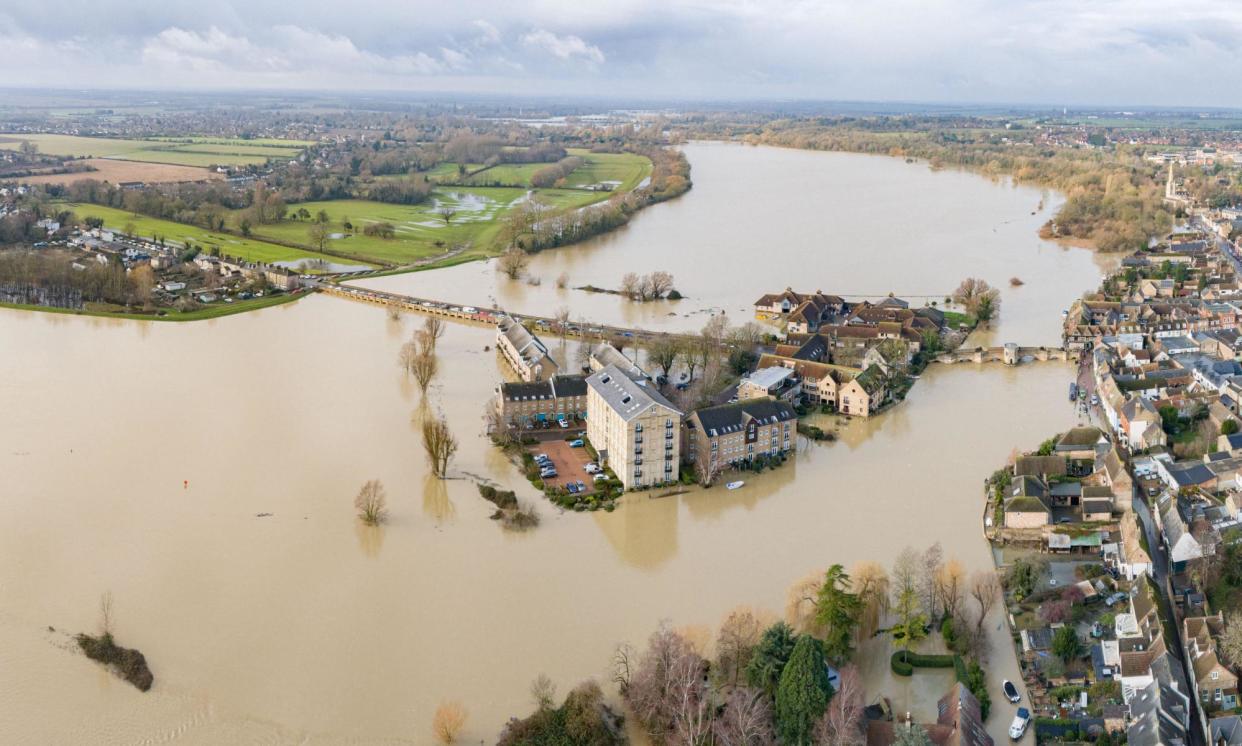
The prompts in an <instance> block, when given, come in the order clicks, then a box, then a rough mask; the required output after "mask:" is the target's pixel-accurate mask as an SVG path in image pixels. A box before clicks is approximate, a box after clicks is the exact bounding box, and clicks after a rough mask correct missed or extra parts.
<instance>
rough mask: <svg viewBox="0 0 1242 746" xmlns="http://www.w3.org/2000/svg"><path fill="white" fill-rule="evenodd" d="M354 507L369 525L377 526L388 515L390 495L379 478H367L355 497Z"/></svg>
mask: <svg viewBox="0 0 1242 746" xmlns="http://www.w3.org/2000/svg"><path fill="white" fill-rule="evenodd" d="M354 508H356V509H357V510H358V517H359V518H361V519H362V522H363V523H365V524H367V525H368V526H376V525H379V524H381V523H383V522H384V519H385V518H387V517H388V497H387V495H386V494H385V492H384V485H383V484H382V483H380V481H379V480H378V479H370V480H367V482H366V483H364V484H363V485H362V489H360V490H358V495H357V496H356V497H354Z"/></svg>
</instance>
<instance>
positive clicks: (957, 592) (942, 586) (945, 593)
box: [936, 559, 966, 619]
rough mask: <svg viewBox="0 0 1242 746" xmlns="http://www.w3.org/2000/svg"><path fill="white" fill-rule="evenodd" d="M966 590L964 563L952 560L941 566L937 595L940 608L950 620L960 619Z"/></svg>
mask: <svg viewBox="0 0 1242 746" xmlns="http://www.w3.org/2000/svg"><path fill="white" fill-rule="evenodd" d="M965 588H966V570H965V569H964V568H963V567H962V563H961V562H958V561H957V560H956V559H950V560H949V561H948V562H945V563H944V565H942V566H941V568H940V570H939V572H937V574H936V595H937V597H938V598H939V599H940V608H942V609H943V610H944V615H945V616H946V617H948V618H950V619H958V614H959V613H960V612H961V603H962V594H963V593H965Z"/></svg>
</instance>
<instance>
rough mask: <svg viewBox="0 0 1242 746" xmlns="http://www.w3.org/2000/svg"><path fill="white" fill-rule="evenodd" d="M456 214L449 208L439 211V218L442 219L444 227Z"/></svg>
mask: <svg viewBox="0 0 1242 746" xmlns="http://www.w3.org/2000/svg"><path fill="white" fill-rule="evenodd" d="M456 214H457V211H456V210H454V209H452V208H451V207H446V208H444V209H443V210H440V217H441V218H443V219H444V224H445V225H448V224H449V223H450V222H452V220H453V216H454V215H456Z"/></svg>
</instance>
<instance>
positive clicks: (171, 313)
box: [0, 292, 308, 321]
mask: <svg viewBox="0 0 1242 746" xmlns="http://www.w3.org/2000/svg"><path fill="white" fill-rule="evenodd" d="M306 295H308V293H306V292H293V293H281V294H279V295H269V296H266V297H263V298H254V299H253V300H243V301H237V302H234V303H215V304H212V305H209V306H207V307H206V308H197V309H195V310H193V311H178V310H176V309H171V308H170V309H160V310H162V311H165V313H164V314H163V315H159V314H154V313H151V314H146V313H133V312H127V311H105V310H92V309H91V308H90V306H91V305H95V304H88V306H87V308H86V309H74V308H55V307H53V306H36V305H29V304H24V303H0V308H9V309H12V310H15V311H39V312H42V313H53V314H63V315H66V316H93V317H95V318H101V319H125V320H129V321H206V320H208V319H218V318H222V317H224V316H232V315H234V314H239V313H246V312H248V311H258V310H260V309H264V308H271V307H273V306H280V305H284V304H285V303H292V302H293V301H296V300H299V299H301V298H303V297H305V296H306Z"/></svg>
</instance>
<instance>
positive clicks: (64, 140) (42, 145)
mask: <svg viewBox="0 0 1242 746" xmlns="http://www.w3.org/2000/svg"><path fill="white" fill-rule="evenodd" d="M23 140H28V141H30V142H33V143H34V144H36V145H38V146H39V152H40V153H46V154H48V155H60V156H66V157H72V158H82V157H88V156H94V157H96V158H119V159H122V160H130V161H143V162H146V163H171V164H175V165H178V166H211V165H217V164H219V165H231V166H240V165H248V164H254V163H264V162H266V161H267V159H268V158H294V157H297V155H298V154H299V153H301V152H302V149H303V147H305V142H304V141H300V140H299V141H288V142H287V143H285V142H284V141H280V140H272V139H266V140H241V139H227V138H226V139H221V138H152V139H149V140H125V139H115V138H108V137H78V136H77V135H53V134H36V135H23V134H12V135H6V134H0V149H6V150H16V149H17V148H18V147H20V145H21V143H22V141H23Z"/></svg>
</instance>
